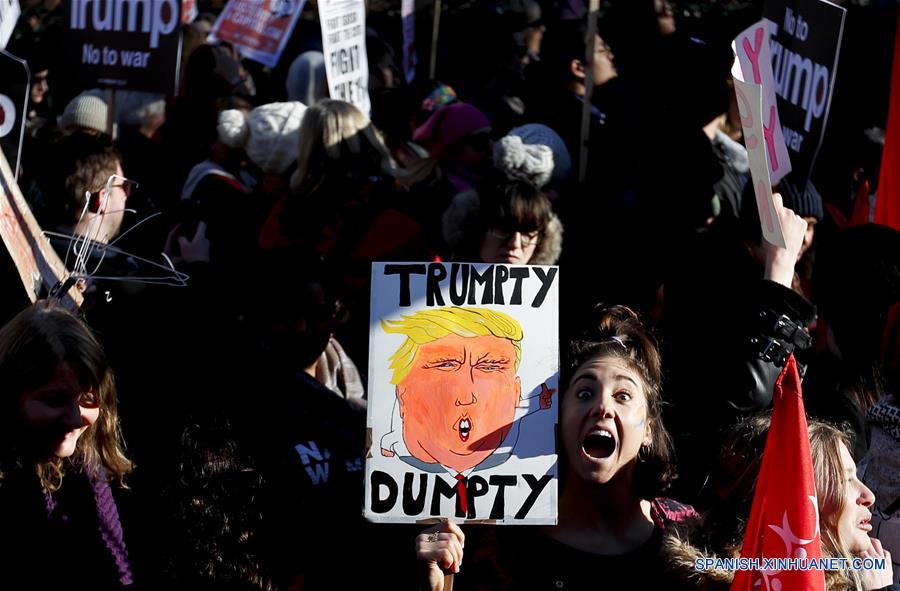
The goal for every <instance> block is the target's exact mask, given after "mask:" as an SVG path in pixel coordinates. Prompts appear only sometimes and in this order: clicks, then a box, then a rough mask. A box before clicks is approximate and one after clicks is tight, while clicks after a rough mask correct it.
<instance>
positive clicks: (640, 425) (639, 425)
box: [634, 419, 647, 429]
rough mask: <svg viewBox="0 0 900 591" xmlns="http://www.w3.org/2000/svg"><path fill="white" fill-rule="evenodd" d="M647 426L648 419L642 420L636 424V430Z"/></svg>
mask: <svg viewBox="0 0 900 591" xmlns="http://www.w3.org/2000/svg"><path fill="white" fill-rule="evenodd" d="M646 424H647V419H641V420H640V421H638V422H637V423H635V424H634V428H635V429H643V428H644V425H646Z"/></svg>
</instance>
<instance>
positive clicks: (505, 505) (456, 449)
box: [365, 263, 559, 524]
mask: <svg viewBox="0 0 900 591" xmlns="http://www.w3.org/2000/svg"><path fill="white" fill-rule="evenodd" d="M558 286H559V269H558V267H541V266H524V265H523V266H512V265H487V264H469V263H452V264H451V263H429V264H425V263H375V264H374V265H373V268H372V306H371V313H372V315H371V324H370V337H369V338H370V340H369V408H368V412H369V414H368V428H369V450H368V453H367V454H366V457H367V459H366V508H365V514H366V517H367V518H368V519H370V520H372V521H380V522H408V523H413V522H418V521H421V520H428V519H436V518H443V517H446V518H451V519H453V520H455V521H464V520H467V521H491V522H495V523H503V524H536V523H544V524H548V523H555V522H556V514H557V478H556V475H557V455H556V447H555V435H554V433H555V425H556V422H557V409H558V406H559V396H558V393H557V392H556V390H557V389H558V387H559V386H558V383H559V329H558V319H559V290H558Z"/></svg>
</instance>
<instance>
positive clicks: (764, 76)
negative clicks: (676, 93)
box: [734, 19, 791, 183]
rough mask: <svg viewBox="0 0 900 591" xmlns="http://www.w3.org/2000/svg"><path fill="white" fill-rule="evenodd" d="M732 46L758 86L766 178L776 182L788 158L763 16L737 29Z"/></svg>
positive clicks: (786, 168)
mask: <svg viewBox="0 0 900 591" xmlns="http://www.w3.org/2000/svg"><path fill="white" fill-rule="evenodd" d="M734 49H735V52H736V53H737V57H738V61H740V63H741V70H742V71H744V72H749V73H751V74H752V78H751V81H752V82H753V83H754V84H758V85H761V86H762V112H763V134H764V136H765V140H766V157H767V161H768V166H769V179H770V180H771V181H772V183H777V182H778V181H780V180H781V179H782V178H784V177H785V176H786V175H787V173H789V172H790V171H791V160H790V157H789V156H788V152H787V146H785V145H784V135H783V134H782V131H781V119H780V118H779V117H778V103H777V101H776V99H775V78H774V76H773V75H772V58H771V56H770V55H769V32H768V25H767V23H766V21H765V19H763V20H761V21H759V22H758V23H756V24H755V25H753V26H752V27H750V28H748V29H746V30H745V31H743V32H741V34H740V35H738V36H737V38H736V39H735V40H734Z"/></svg>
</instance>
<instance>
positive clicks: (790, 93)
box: [763, 0, 847, 187]
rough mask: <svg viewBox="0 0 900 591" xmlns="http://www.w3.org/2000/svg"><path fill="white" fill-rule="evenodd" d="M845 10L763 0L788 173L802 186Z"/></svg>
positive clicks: (825, 106)
mask: <svg viewBox="0 0 900 591" xmlns="http://www.w3.org/2000/svg"><path fill="white" fill-rule="evenodd" d="M846 14H847V10H846V9H845V8H841V7H840V6H837V5H835V4H832V3H831V2H826V1H825V0H766V2H765V4H764V7H763V16H765V18H766V21H767V24H768V26H769V33H770V35H771V39H770V41H769V44H770V51H771V54H772V72H773V75H774V78H775V94H776V95H777V96H778V113H779V115H780V117H781V125H782V131H783V135H784V141H785V144H786V145H787V148H788V151H789V152H790V155H791V164H792V167H793V169H794V174H793V176H792V178H794V179H796V180H797V186H798V187H805V186H806V182H805V181H806V180H807V179H808V178H809V175H810V174H811V172H812V168H813V165H814V164H815V161H816V156H817V155H818V153H819V147H820V146H821V144H822V137H823V136H824V135H825V124H826V122H827V120H828V111H829V109H830V106H831V93H832V91H833V90H834V80H835V77H836V74H837V64H838V55H839V53H840V50H841V37H842V35H843V31H844V18H845V16H846Z"/></svg>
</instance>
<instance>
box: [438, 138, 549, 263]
mask: <svg viewBox="0 0 900 591" xmlns="http://www.w3.org/2000/svg"><path fill="white" fill-rule="evenodd" d="M506 139H507V138H503V140H501V144H503V142H505V140H506ZM541 147H542V148H543V146H541ZM545 149H546V151H547V152H549V148H545ZM501 151H502V149H497V150H496V152H497V153H498V154H500V153H501ZM496 160H497V165H498V168H500V169H501V170H502V171H503V172H502V173H501V172H495V173H494V174H493V175H491V177H489V180H488V182H487V183H485V184H484V185H483V186H482V188H481V190H480V191H479V192H478V193H476V192H475V191H466V192H464V193H460V194H458V195H456V196H455V197H454V198H453V202H452V203H451V205H450V207H448V208H447V211H446V212H445V213H444V216H443V234H444V240H445V241H446V243H447V246H448V247H449V248H450V250H451V251H452V253H453V258H454V259H455V260H459V261H468V262H483V263H505V264H508V265H554V264H556V261H557V260H559V256H560V254H561V252H562V235H563V226H562V223H561V222H560V221H559V218H558V217H556V214H554V213H553V208H552V206H551V204H550V200H549V199H548V198H547V196H546V195H544V193H543V192H542V191H541V189H540V188H538V186H537V185H536V184H535V180H536V179H537V178H538V177H540V178H541V179H542V180H544V182H546V179H549V178H550V175H549V174H545V175H535V174H527V173H523V172H522V169H523V168H525V169H528V168H529V166H530V167H531V168H539V167H540V164H534V163H533V164H532V165H527V164H526V165H524V166H519V167H511V166H510V165H509V163H508V162H506V163H504V160H503V158H502V157H498V158H496ZM532 162H536V161H532ZM549 170H551V171H552V159H551V163H550V168H549ZM544 177H546V178H544ZM526 179H527V180H526ZM538 182H539V183H540V181H538Z"/></svg>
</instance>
